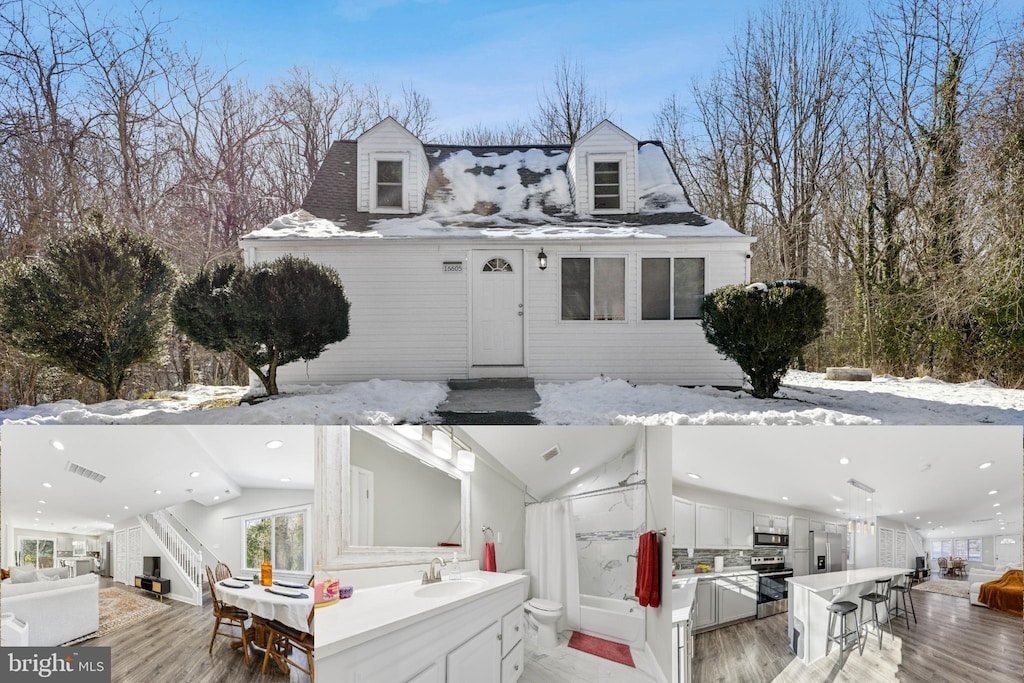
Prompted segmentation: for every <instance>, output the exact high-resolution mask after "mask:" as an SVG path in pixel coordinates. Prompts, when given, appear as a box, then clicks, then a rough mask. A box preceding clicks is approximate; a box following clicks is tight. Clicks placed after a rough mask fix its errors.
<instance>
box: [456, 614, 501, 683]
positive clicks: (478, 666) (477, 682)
mask: <svg viewBox="0 0 1024 683" xmlns="http://www.w3.org/2000/svg"><path fill="white" fill-rule="evenodd" d="M447 665H448V683H501V625H500V624H499V623H498V622H494V623H493V624H491V625H490V626H488V627H487V628H485V629H484V630H483V631H480V633H478V634H476V635H475V636H473V637H472V638H470V639H469V640H467V641H466V642H465V643H463V644H462V645H460V646H459V647H457V648H455V649H454V650H452V651H451V652H449V653H448V658H447Z"/></svg>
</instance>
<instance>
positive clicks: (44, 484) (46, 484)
mask: <svg viewBox="0 0 1024 683" xmlns="http://www.w3.org/2000/svg"><path fill="white" fill-rule="evenodd" d="M43 486H44V487H46V488H48V489H50V488H53V484H51V483H50V482H48V481H44V482H43Z"/></svg>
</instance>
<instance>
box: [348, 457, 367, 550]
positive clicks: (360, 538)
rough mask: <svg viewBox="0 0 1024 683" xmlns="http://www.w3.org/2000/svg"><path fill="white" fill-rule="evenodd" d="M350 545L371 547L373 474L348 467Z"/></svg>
mask: <svg viewBox="0 0 1024 683" xmlns="http://www.w3.org/2000/svg"><path fill="white" fill-rule="evenodd" d="M349 471H350V473H351V474H350V478H349V505H350V511H349V515H350V525H351V526H350V529H351V532H352V533H351V535H352V540H351V541H350V542H349V543H350V545H358V546H370V545H373V472H372V471H371V470H366V469H363V468H362V467H356V466H355V465H350V466H349Z"/></svg>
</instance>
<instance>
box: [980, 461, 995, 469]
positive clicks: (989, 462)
mask: <svg viewBox="0 0 1024 683" xmlns="http://www.w3.org/2000/svg"><path fill="white" fill-rule="evenodd" d="M989 467H992V461H991V460H989V461H988V462H983V463H981V464H980V465H978V469H979V470H987V469H988V468H989Z"/></svg>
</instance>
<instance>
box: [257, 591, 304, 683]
mask: <svg viewBox="0 0 1024 683" xmlns="http://www.w3.org/2000/svg"><path fill="white" fill-rule="evenodd" d="M314 609H315V608H313V607H310V608H309V618H308V619H306V625H307V628H308V631H299V630H298V629H294V628H292V627H291V626H288V625H286V624H282V623H281V622H279V621H268V622H267V624H266V626H267V629H268V630H269V638H268V640H267V651H266V653H265V654H264V655H263V670H262V672H263V673H267V663H268V662H269V661H270V659H271V658H273V660H274V662H275V663H276V664H277V666H278V668H279V669H280V670H281V672H282V673H287V672H288V668H289V667H294V668H296V669H298V670H299V671H304V672H305V673H306V674H308V675H309V680H310V682H311V683H315V681H316V677H315V676H314V675H313V611H314ZM295 650H298V651H300V652H302V653H303V654H305V655H306V668H305V669H304V668H302V664H300V663H299V662H297V661H295V660H294V659H291V658H290V657H289V656H288V655H289V654H290V653H291V652H293V651H295Z"/></svg>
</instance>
